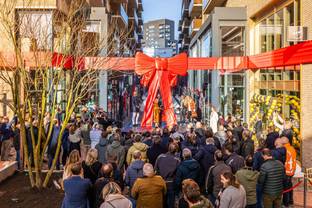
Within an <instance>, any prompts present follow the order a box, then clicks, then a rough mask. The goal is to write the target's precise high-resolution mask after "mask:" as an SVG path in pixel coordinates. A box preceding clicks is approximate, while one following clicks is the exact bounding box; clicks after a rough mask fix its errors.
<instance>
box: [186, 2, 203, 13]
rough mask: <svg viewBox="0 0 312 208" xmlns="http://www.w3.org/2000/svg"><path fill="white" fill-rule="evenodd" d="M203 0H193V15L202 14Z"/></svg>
mask: <svg viewBox="0 0 312 208" xmlns="http://www.w3.org/2000/svg"><path fill="white" fill-rule="evenodd" d="M202 5H203V4H202V0H191V3H190V7H189V15H190V16H191V17H197V16H200V15H201V14H202Z"/></svg>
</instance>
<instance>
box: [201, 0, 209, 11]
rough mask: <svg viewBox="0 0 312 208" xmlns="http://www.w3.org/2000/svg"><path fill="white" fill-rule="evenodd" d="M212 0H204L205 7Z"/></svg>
mask: <svg viewBox="0 0 312 208" xmlns="http://www.w3.org/2000/svg"><path fill="white" fill-rule="evenodd" d="M210 2H211V0H203V9H205V8H206V7H207V6H208V4H209V3H210Z"/></svg>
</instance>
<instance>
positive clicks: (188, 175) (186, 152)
mask: <svg viewBox="0 0 312 208" xmlns="http://www.w3.org/2000/svg"><path fill="white" fill-rule="evenodd" d="M182 157H183V161H182V162H181V163H180V165H179V167H178V169H177V174H176V179H175V187H176V191H180V190H181V188H182V187H181V184H182V181H183V180H184V179H193V180H194V181H196V182H197V183H198V184H199V183H200V181H201V178H202V176H201V171H200V164H199V163H198V162H197V161H196V160H194V159H193V158H192V152H191V150H190V149H188V148H184V149H183V151H182Z"/></svg>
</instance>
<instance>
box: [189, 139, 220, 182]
mask: <svg viewBox="0 0 312 208" xmlns="http://www.w3.org/2000/svg"><path fill="white" fill-rule="evenodd" d="M216 150H217V148H216V146H215V145H213V144H208V145H205V146H202V147H200V149H199V151H198V152H197V154H196V155H195V156H194V157H193V158H194V159H195V160H197V161H198V162H199V163H200V166H201V168H202V170H203V171H204V175H205V177H206V175H207V173H208V170H209V168H210V167H211V166H213V165H214V162H215V159H214V153H215V151H216Z"/></svg>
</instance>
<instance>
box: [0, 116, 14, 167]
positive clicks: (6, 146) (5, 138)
mask: <svg viewBox="0 0 312 208" xmlns="http://www.w3.org/2000/svg"><path fill="white" fill-rule="evenodd" d="M11 125H12V122H9V118H8V117H6V116H5V117H3V119H2V124H1V126H0V134H1V135H2V137H1V141H2V144H1V160H2V161H7V160H9V156H10V150H11V145H12V143H11V142H12V141H11V140H12V138H13V137H14V132H13V130H12V126H11Z"/></svg>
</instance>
